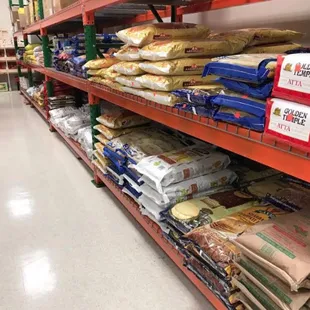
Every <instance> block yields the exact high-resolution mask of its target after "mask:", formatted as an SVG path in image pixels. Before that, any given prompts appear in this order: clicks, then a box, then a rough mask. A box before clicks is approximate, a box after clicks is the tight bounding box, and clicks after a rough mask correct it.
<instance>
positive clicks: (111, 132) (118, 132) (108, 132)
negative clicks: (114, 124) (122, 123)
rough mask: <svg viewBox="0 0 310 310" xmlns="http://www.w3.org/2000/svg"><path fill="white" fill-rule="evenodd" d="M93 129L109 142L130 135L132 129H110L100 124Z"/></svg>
mask: <svg viewBox="0 0 310 310" xmlns="http://www.w3.org/2000/svg"><path fill="white" fill-rule="evenodd" d="M94 129H96V130H98V131H99V132H100V133H101V134H102V135H103V136H104V137H105V138H106V139H108V140H111V139H114V138H117V137H119V136H122V135H125V134H127V133H130V132H132V131H133V130H134V128H124V129H112V128H108V127H106V126H104V125H102V124H99V125H95V126H94Z"/></svg>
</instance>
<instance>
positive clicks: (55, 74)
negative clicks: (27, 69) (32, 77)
mask: <svg viewBox="0 0 310 310" xmlns="http://www.w3.org/2000/svg"><path fill="white" fill-rule="evenodd" d="M35 70H36V69H35ZM44 74H45V75H47V76H49V77H50V78H52V79H55V80H58V81H61V82H63V83H66V84H68V85H71V86H73V87H75V88H78V89H81V90H83V91H85V92H87V91H88V84H89V83H88V81H87V80H85V79H81V78H79V77H76V76H73V75H71V74H69V73H65V72H60V71H57V70H55V69H52V68H44Z"/></svg>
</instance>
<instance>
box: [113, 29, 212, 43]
mask: <svg viewBox="0 0 310 310" xmlns="http://www.w3.org/2000/svg"><path fill="white" fill-rule="evenodd" d="M209 32H210V31H209V28H208V27H206V26H204V25H196V24H189V23H158V24H148V25H141V26H135V27H131V28H128V29H124V30H121V31H119V32H117V33H116V35H117V36H118V37H119V38H120V39H121V40H122V41H123V42H125V43H127V44H129V45H131V46H137V47H142V46H145V45H147V44H149V43H151V42H153V41H163V40H173V39H179V40H192V39H198V38H199V39H205V38H207V36H208V34H209Z"/></svg>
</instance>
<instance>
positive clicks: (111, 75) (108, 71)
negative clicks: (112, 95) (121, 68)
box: [100, 65, 120, 81]
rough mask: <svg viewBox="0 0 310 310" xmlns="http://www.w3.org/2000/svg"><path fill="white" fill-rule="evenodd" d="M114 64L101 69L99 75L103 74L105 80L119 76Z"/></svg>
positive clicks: (111, 79)
mask: <svg viewBox="0 0 310 310" xmlns="http://www.w3.org/2000/svg"><path fill="white" fill-rule="evenodd" d="M114 66H115V65H113V66H111V67H110V68H107V69H101V70H104V71H101V72H100V76H103V77H104V78H105V79H107V80H110V81H114V80H115V78H117V77H118V76H120V74H119V73H117V72H115V70H114Z"/></svg>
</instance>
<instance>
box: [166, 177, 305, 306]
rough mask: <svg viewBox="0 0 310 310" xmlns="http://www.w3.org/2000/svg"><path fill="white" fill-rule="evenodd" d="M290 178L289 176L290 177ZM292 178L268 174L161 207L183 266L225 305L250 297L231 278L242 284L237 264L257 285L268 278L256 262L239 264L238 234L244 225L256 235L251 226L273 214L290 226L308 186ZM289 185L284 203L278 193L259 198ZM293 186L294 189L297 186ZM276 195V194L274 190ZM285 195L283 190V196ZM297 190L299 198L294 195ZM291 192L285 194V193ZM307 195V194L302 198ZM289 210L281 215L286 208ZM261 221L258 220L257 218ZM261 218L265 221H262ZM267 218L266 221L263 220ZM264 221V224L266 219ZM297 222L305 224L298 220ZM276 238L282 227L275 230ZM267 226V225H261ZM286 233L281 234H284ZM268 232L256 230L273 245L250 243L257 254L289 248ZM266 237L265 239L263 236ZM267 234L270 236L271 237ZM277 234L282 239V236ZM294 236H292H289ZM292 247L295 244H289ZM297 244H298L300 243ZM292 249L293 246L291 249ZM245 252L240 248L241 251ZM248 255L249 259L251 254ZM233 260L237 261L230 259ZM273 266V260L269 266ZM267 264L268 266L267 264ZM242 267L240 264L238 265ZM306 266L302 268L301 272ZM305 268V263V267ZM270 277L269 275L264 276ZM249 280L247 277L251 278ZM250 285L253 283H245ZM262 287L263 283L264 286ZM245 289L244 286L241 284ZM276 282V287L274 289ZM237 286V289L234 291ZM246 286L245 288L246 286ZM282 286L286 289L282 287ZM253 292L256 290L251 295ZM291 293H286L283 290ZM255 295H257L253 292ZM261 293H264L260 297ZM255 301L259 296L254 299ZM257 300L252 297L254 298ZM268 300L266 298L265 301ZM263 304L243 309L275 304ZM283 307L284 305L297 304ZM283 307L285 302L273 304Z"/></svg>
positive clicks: (262, 239)
mask: <svg viewBox="0 0 310 310" xmlns="http://www.w3.org/2000/svg"><path fill="white" fill-rule="evenodd" d="M290 181H292V180H290ZM294 182H295V181H292V182H289V183H288V182H286V181H284V179H282V177H280V176H277V177H271V178H267V179H266V180H264V181H259V182H257V183H255V182H254V183H253V181H252V183H251V184H249V185H248V186H244V187H242V188H240V189H239V190H237V189H234V190H228V191H225V192H221V193H215V194H211V195H208V196H204V197H200V198H196V199H192V200H188V201H186V202H182V203H179V204H176V205H175V206H172V207H170V208H168V209H167V210H165V211H164V212H162V217H163V218H164V219H165V221H166V222H167V225H168V228H169V229H170V231H169V233H168V234H166V238H167V239H168V240H169V241H170V242H171V243H172V244H173V245H174V246H176V247H177V248H178V249H179V250H180V251H181V252H182V253H183V254H184V256H185V261H186V266H187V267H188V269H189V270H191V271H192V272H194V273H195V274H196V276H197V277H198V278H199V279H201V280H202V281H203V282H204V283H205V284H206V285H207V286H208V287H209V288H210V289H211V290H212V291H213V292H214V293H215V294H216V295H217V296H218V298H220V299H221V300H222V301H223V303H224V304H225V305H226V306H227V307H228V308H229V309H235V308H236V306H237V305H239V303H240V302H242V303H246V299H244V298H243V297H244V296H243V294H245V295H246V297H247V298H249V299H250V300H253V298H252V297H251V296H249V294H247V292H246V291H244V290H243V289H241V286H240V285H238V283H236V281H239V282H241V283H242V284H243V285H245V281H244V278H243V277H244V275H239V273H240V269H241V268H239V265H241V264H242V265H243V266H244V268H245V267H247V269H248V271H249V272H250V273H252V275H253V276H254V277H256V278H257V279H258V280H259V281H261V285H265V284H266V283H268V279H266V278H264V274H262V273H261V274H258V268H259V267H257V268H256V270H255V269H253V268H252V267H253V265H252V267H251V266H245V263H243V262H240V257H241V250H242V248H241V247H239V243H241V241H240V240H243V239H242V238H243V237H244V236H246V235H247V231H252V230H253V234H252V235H251V236H253V237H254V236H255V237H256V238H257V239H260V237H259V236H258V234H257V233H255V232H257V230H256V228H257V227H260V225H261V226H264V225H267V226H268V227H273V226H274V225H273V224H272V223H273V222H272V221H268V220H270V219H275V222H278V221H279V222H281V221H282V219H284V218H286V216H288V218H291V219H292V222H291V223H292V226H294V223H296V222H295V221H294V220H293V219H294V217H296V216H297V217H298V215H297V214H298V213H297V212H296V213H294V212H295V211H298V210H300V209H301V207H297V206H296V203H299V205H300V206H304V207H306V206H307V205H308V203H309V200H310V195H309V191H307V192H305V191H304V190H301V189H300V185H299V184H298V185H297V184H296V183H294ZM292 187H296V191H298V193H299V194H298V195H297V194H296V195H295V199H287V200H286V201H285V203H284V201H283V200H282V199H280V200H277V205H272V204H270V203H268V202H259V201H260V200H261V199H262V198H264V197H265V196H266V193H268V192H271V193H272V194H273V195H275V196H276V197H279V192H281V191H282V192H283V191H284V192H285V191H287V190H289V191H291V188H292ZM297 188H298V189H297ZM280 195H282V194H280ZM288 196H289V195H287V197H288ZM298 196H303V197H304V199H303V203H302V201H301V200H298V199H297V198H296V197H298ZM291 197H292V196H290V198H291ZM305 197H307V199H306V198H305ZM289 213H290V215H286V214H289ZM260 223H262V224H260ZM265 223H266V224H265ZM269 223H270V224H269ZM268 224H269V225H268ZM302 227H303V228H304V227H305V226H302ZM275 230H276V231H278V235H279V240H280V238H281V237H280V235H281V233H282V231H283V230H278V229H276V228H275ZM266 231H267V230H266ZM289 235H290V234H289V233H288V232H287V233H286V234H285V236H286V237H288V236H289ZM273 236H274V233H272V232H271V233H270V234H269V235H268V236H266V238H265V237H264V236H263V235H262V236H261V242H265V243H266V244H267V243H268V242H269V241H270V244H271V245H273V246H274V250H273V251H271V249H269V248H268V247H267V246H266V245H265V247H261V246H258V247H256V248H257V250H256V254H258V255H261V254H260V252H259V251H263V255H265V256H266V258H267V257H268V258H267V260H268V259H269V256H270V255H271V257H272V256H274V255H275V253H277V250H279V252H281V249H283V251H284V249H286V251H287V252H285V253H284V255H285V254H286V253H289V252H288V251H289V249H288V248H287V247H286V246H287V241H285V242H286V244H285V245H284V244H281V246H282V247H281V248H280V247H278V246H277V244H276V243H275V242H274V239H273ZM268 240H269V241H268ZM271 240H272V241H271ZM281 240H283V242H284V239H283V238H282V239H281ZM295 240H296V242H297V239H295ZM247 246H248V247H251V248H253V247H255V246H254V243H253V240H252V242H251V241H250V240H249V241H248V243H247ZM292 247H295V246H292ZM301 247H302V245H301ZM296 251H297V249H296ZM242 252H244V254H246V251H243V250H242ZM252 256H254V255H252ZM252 256H250V258H251V259H253V257H252ZM235 261H236V262H237V264H235ZM269 267H270V268H274V267H273V266H269ZM268 269H269V268H268ZM242 271H243V270H242ZM306 273H307V272H305V274H306ZM308 273H309V269H308ZM269 278H270V279H271V278H272V276H270V277H269ZM251 280H252V279H251ZM268 284H269V288H270V287H272V288H273V293H275V292H276V294H275V295H277V296H279V295H280V296H281V298H282V300H284V301H286V302H287V303H290V302H292V300H290V299H288V298H287V297H285V296H284V295H283V291H281V290H280V288H279V287H278V286H277V285H276V284H273V281H272V282H270V283H268ZM251 287H253V286H251ZM267 287H268V286H267ZM247 288H248V289H249V287H248V286H247ZM276 288H279V290H278V291H276ZM239 289H241V291H242V293H240V292H238V293H237V291H239ZM249 290H250V291H251V293H253V292H252V290H251V289H249ZM287 291H288V289H287V290H286V292H287ZM255 296H256V295H255ZM288 296H289V297H292V294H291V295H288ZM256 297H257V296H256ZM262 298H264V297H262ZM308 298H309V294H308V293H307V295H303V299H302V300H303V303H302V304H300V303H299V305H300V307H301V306H302V305H303V304H304V303H305V302H306V301H307V300H308ZM259 300H260V301H261V299H259ZM255 304H256V305H257V303H255ZM270 304H271V303H270ZM264 305H265V308H261V307H259V306H258V308H255V307H253V308H249V309H264V310H265V309H267V310H269V309H278V308H272V307H267V306H266V304H264ZM245 306H246V305H245ZM300 307H299V308H293V307H292V308H289V309H300ZM279 309H287V308H285V307H284V308H281V307H280V308H279Z"/></svg>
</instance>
